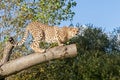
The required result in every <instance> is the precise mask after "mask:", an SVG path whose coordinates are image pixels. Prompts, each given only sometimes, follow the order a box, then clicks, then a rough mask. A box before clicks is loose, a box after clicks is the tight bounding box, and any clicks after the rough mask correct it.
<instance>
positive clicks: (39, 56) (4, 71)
mask: <svg viewBox="0 0 120 80" xmlns="http://www.w3.org/2000/svg"><path fill="white" fill-rule="evenodd" d="M76 55H77V49H76V45H75V44H72V45H67V46H57V47H54V48H51V49H49V50H47V51H46V52H45V53H35V54H30V55H28V56H23V57H20V58H17V59H15V60H11V61H8V62H7V63H4V64H3V65H2V66H1V67H0V78H3V77H7V76H9V75H12V74H15V73H17V72H20V71H22V70H24V69H27V68H29V67H31V66H34V65H37V64H39V63H42V62H45V61H49V60H53V59H58V58H59V59H62V58H68V57H74V56H76Z"/></svg>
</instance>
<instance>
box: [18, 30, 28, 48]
mask: <svg viewBox="0 0 120 80" xmlns="http://www.w3.org/2000/svg"><path fill="white" fill-rule="evenodd" d="M28 32H29V31H28V29H26V31H25V33H24V36H23V38H22V40H21V41H20V42H18V43H17V44H16V46H20V45H22V44H23V43H24V42H25V41H26V39H27V37H28Z"/></svg>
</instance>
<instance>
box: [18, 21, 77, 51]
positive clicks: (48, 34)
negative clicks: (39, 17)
mask: <svg viewBox="0 0 120 80" xmlns="http://www.w3.org/2000/svg"><path fill="white" fill-rule="evenodd" d="M78 33H79V29H78V28H76V27H67V26H63V27H57V26H50V25H47V24H44V23H41V22H38V21H35V22H31V23H29V24H28V25H27V26H26V29H25V32H24V36H23V38H22V39H21V41H19V42H17V46H20V45H22V44H24V42H25V41H26V39H27V37H28V35H29V34H31V35H32V37H33V40H32V43H31V44H30V48H31V49H32V50H33V51H34V52H36V53H43V52H45V51H46V50H45V49H42V48H40V47H39V44H40V42H42V41H44V42H47V43H58V46H62V45H64V42H65V41H67V40H69V39H71V38H73V37H75V36H76V35H77V34H78Z"/></svg>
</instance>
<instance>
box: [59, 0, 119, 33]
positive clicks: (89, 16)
mask: <svg viewBox="0 0 120 80" xmlns="http://www.w3.org/2000/svg"><path fill="white" fill-rule="evenodd" d="M76 2H77V6H76V7H74V8H73V11H75V13H76V14H75V16H74V19H73V24H76V23H80V24H81V25H84V24H89V23H91V24H94V25H95V26H97V27H103V29H105V31H107V32H110V31H113V29H114V28H116V27H120V0H76ZM69 24H70V22H63V23H62V24H61V25H69Z"/></svg>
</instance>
